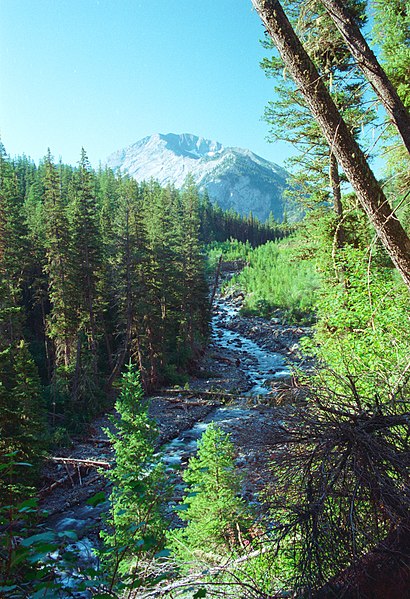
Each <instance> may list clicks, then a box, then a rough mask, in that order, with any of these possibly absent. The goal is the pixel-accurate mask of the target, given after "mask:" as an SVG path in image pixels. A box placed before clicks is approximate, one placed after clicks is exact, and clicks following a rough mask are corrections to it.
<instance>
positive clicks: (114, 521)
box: [102, 362, 165, 579]
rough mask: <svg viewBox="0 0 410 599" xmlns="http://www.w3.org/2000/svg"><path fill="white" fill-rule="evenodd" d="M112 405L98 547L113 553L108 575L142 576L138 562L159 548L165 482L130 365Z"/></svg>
mask: <svg viewBox="0 0 410 599" xmlns="http://www.w3.org/2000/svg"><path fill="white" fill-rule="evenodd" d="M115 407H116V410H117V412H118V418H113V419H112V422H113V424H114V426H115V432H110V431H107V432H108V435H109V438H110V439H111V441H112V443H113V447H114V451H115V460H116V463H115V467H114V468H113V469H111V470H110V471H109V474H108V478H109V480H110V481H111V483H112V484H113V489H112V492H111V498H110V501H111V510H110V519H109V521H108V530H107V531H105V532H104V533H102V537H103V540H104V544H105V545H106V547H109V548H112V549H113V551H110V552H107V553H106V554H105V557H104V559H105V560H106V561H108V563H109V564H110V566H111V568H112V571H113V573H114V575H115V574H116V572H121V573H123V574H127V575H128V574H129V575H132V576H133V577H134V578H135V577H136V578H138V577H142V578H143V577H144V567H143V565H144V563H146V561H147V560H149V559H152V557H153V555H154V554H155V553H156V552H157V551H158V550H159V549H160V548H161V547H162V545H163V540H164V521H163V517H162V515H161V504H162V502H163V501H164V500H165V483H164V475H163V466H162V464H160V462H159V457H158V456H156V455H155V452H154V443H155V439H156V436H157V430H156V426H155V424H154V422H153V421H152V420H151V419H150V418H149V416H148V403H147V401H146V400H145V399H144V396H143V391H142V387H141V383H140V377H139V372H138V371H137V369H136V367H135V366H133V365H132V364H131V362H130V363H129V365H128V366H127V369H126V371H125V373H124V374H123V376H122V379H121V384H120V395H119V397H118V400H117V402H116V404H115ZM147 576H148V577H149V574H147ZM114 579H115V576H114Z"/></svg>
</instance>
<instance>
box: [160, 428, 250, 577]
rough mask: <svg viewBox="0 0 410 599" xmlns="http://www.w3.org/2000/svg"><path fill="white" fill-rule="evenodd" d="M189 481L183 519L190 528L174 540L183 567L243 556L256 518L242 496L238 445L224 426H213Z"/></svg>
mask: <svg viewBox="0 0 410 599" xmlns="http://www.w3.org/2000/svg"><path fill="white" fill-rule="evenodd" d="M183 479H184V481H185V482H186V483H188V487H187V493H186V495H185V497H184V499H183V503H182V505H181V506H180V509H179V511H178V514H179V516H180V517H181V518H182V520H185V521H186V522H187V525H186V527H185V528H181V529H177V530H173V531H171V532H170V533H169V535H168V546H169V547H170V549H171V551H172V554H173V555H174V557H175V558H176V559H177V561H178V563H179V564H180V565H181V566H182V568H183V569H191V568H192V567H194V568H195V567H201V565H203V564H204V563H208V564H212V563H214V564H215V563H220V562H221V561H222V559H223V558H224V557H226V556H229V555H235V553H238V552H239V551H240V547H241V542H242V535H246V531H247V529H248V528H249V526H250V522H251V520H250V512H249V509H248V508H247V506H246V504H245V502H244V501H243V499H241V498H240V496H239V493H240V478H239V476H238V474H237V473H236V471H235V464H234V447H233V444H232V442H231V440H230V438H229V435H228V434H227V433H225V432H223V431H222V429H221V428H220V427H219V426H218V425H215V424H214V423H211V424H210V425H209V426H208V428H207V430H206V431H205V433H204V434H203V435H202V437H201V439H200V440H199V442H198V453H197V456H195V457H192V458H191V459H190V460H189V464H188V468H187V469H186V471H185V472H184V474H183Z"/></svg>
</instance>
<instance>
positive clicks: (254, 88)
mask: <svg viewBox="0 0 410 599" xmlns="http://www.w3.org/2000/svg"><path fill="white" fill-rule="evenodd" d="M262 36H263V27H262V25H261V22H260V20H259V18H258V16H257V14H256V13H255V12H254V11H253V10H252V5H251V0H189V1H187V0H0V61H1V62H0V133H1V137H2V141H3V143H4V145H5V147H6V151H7V152H8V153H9V154H10V155H12V156H14V155H17V154H22V153H25V154H27V155H28V156H31V157H32V158H33V159H34V160H35V161H36V162H37V161H38V160H39V158H41V157H42V156H44V154H45V153H46V151H47V148H48V147H50V148H51V152H52V154H53V155H54V157H55V158H56V159H59V158H60V157H61V158H62V160H63V161H64V162H67V163H71V164H75V163H76V162H77V161H78V159H79V156H80V150H81V147H82V146H84V148H85V149H86V151H87V153H88V155H89V158H90V160H91V162H92V163H93V164H94V165H97V164H98V162H99V160H102V161H104V160H105V158H106V157H107V156H108V154H110V153H111V152H113V151H115V150H117V149H119V148H122V147H125V146H127V145H129V144H131V143H133V142H135V141H137V140H139V139H141V138H142V137H145V136H147V135H151V134H152V133H157V132H158V133H170V132H172V133H194V134H197V135H201V136H204V137H207V138H209V139H214V140H218V141H220V142H221V143H223V144H224V145H227V146H228V145H233V146H240V147H245V148H249V149H251V150H253V151H255V152H256V153H257V154H260V155H261V156H263V157H265V158H268V159H269V160H272V161H274V162H277V163H278V164H283V161H284V159H285V158H286V156H287V155H289V153H291V149H290V148H288V147H287V146H286V145H285V144H269V143H267V142H266V141H265V137H266V135H267V125H266V124H265V123H264V122H263V121H262V120H261V117H262V114H263V109H264V106H265V104H266V103H267V101H268V100H269V99H270V98H271V97H272V92H271V89H272V83H271V82H269V80H268V79H266V77H265V75H264V73H263V71H262V70H261V69H260V67H259V61H260V60H261V58H262V57H263V56H264V55H265V54H266V52H265V50H264V49H263V48H262V47H261V45H260V43H259V40H260V38H262Z"/></svg>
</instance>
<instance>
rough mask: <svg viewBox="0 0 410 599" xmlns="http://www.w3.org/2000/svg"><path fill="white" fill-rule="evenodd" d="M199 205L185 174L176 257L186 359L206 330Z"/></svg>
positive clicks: (197, 348)
mask: <svg viewBox="0 0 410 599" xmlns="http://www.w3.org/2000/svg"><path fill="white" fill-rule="evenodd" d="M199 206H200V204H199V193H198V189H197V187H196V186H195V183H194V180H193V178H192V176H188V177H187V179H186V181H185V183H184V187H183V189H182V192H181V211H182V213H181V222H180V225H181V229H180V234H181V246H180V260H181V267H182V268H181V275H182V277H183V280H182V296H181V314H183V315H184V318H183V321H182V322H181V332H182V335H181V342H182V344H184V345H185V353H186V354H187V357H188V358H190V359H195V357H196V356H197V353H198V351H199V350H200V349H201V347H202V345H203V343H204V340H205V339H206V335H207V332H208V331H207V325H208V310H209V308H208V288H207V284H206V280H205V265H204V256H203V253H202V251H201V245H200V240H199V231H200V216H199ZM181 349H182V348H181Z"/></svg>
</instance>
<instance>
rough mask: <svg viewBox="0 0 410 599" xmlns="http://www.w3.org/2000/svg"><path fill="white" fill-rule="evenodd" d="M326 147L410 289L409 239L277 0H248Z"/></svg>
mask: <svg viewBox="0 0 410 599" xmlns="http://www.w3.org/2000/svg"><path fill="white" fill-rule="evenodd" d="M252 3H253V5H254V6H255V8H256V10H257V12H258V13H259V15H260V17H261V19H262V21H263V23H264V25H265V27H266V28H267V31H268V33H269V34H270V36H271V37H272V39H273V41H274V43H275V45H276V47H277V48H278V50H279V52H280V55H281V57H282V60H283V62H284V63H285V66H286V69H287V70H288V71H289V73H290V74H291V76H292V77H293V79H294V80H295V82H296V83H297V85H298V86H299V89H300V92H301V93H302V95H303V97H304V98H305V100H306V102H307V104H308V106H309V107H310V110H311V112H312V114H313V116H314V118H315V119H316V121H317V122H318V124H319V126H320V128H321V130H322V133H323V135H324V137H325V138H326V140H327V142H328V144H329V146H330V149H331V151H332V152H333V153H334V154H335V156H336V158H337V161H338V162H339V164H340V166H341V167H342V168H343V170H344V172H345V173H346V176H347V178H348V179H349V181H350V183H351V185H352V187H353V189H354V190H355V192H356V194H357V197H358V199H359V201H360V203H361V204H362V206H363V209H364V210H365V212H366V213H367V215H368V217H369V219H370V221H371V223H372V224H373V226H374V228H375V229H376V232H377V234H378V236H379V237H380V239H381V241H382V242H383V244H384V246H385V247H386V250H387V252H388V253H389V255H390V257H391V259H392V261H393V263H394V264H395V266H396V268H397V269H398V271H399V272H400V274H401V276H402V277H403V280H404V282H405V283H406V285H407V287H408V288H409V289H410V239H409V237H408V236H407V234H406V232H405V230H404V229H403V227H402V225H401V224H400V222H399V220H398V219H397V217H396V215H395V214H394V212H393V211H392V209H391V208H390V206H389V203H388V201H387V199H386V197H385V195H384V193H383V190H382V189H381V187H380V185H379V183H378V182H377V180H376V178H375V176H374V174H373V172H372V171H371V169H370V167H369V165H368V163H367V161H366V158H365V156H364V154H363V152H362V151H361V149H360V148H359V146H358V144H357V143H356V141H355V139H354V138H353V136H352V134H351V133H350V131H349V128H348V127H347V125H346V123H345V122H344V120H343V119H342V117H341V115H340V113H339V111H338V109H337V107H336V105H335V103H334V102H333V100H332V98H331V96H330V94H329V92H328V91H327V89H326V87H325V85H324V84H323V82H322V80H321V78H320V75H319V73H318V72H317V70H316V68H315V66H314V64H313V62H312V61H311V60H310V58H309V56H308V55H307V53H306V51H305V49H304V48H303V46H302V44H301V42H300V40H299V39H298V37H297V35H296V34H295V32H294V30H293V28H292V26H291V24H290V22H289V20H288V19H287V17H286V15H285V13H284V11H283V8H282V6H281V4H280V2H278V1H277V0H252Z"/></svg>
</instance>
